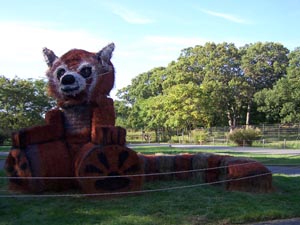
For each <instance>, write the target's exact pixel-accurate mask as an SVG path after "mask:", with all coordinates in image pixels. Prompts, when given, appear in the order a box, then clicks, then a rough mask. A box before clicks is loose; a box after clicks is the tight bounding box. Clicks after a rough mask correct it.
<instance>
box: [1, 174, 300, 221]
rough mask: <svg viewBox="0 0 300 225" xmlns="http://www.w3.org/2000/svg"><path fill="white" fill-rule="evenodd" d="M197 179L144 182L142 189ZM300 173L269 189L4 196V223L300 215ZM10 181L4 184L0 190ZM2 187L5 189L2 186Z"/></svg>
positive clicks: (281, 179)
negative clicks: (253, 191)
mask: <svg viewBox="0 0 300 225" xmlns="http://www.w3.org/2000/svg"><path fill="white" fill-rule="evenodd" d="M195 182H196V181H168V182H153V183H146V184H145V185H144V189H156V188H161V187H172V186H182V185H187V184H194V183H195ZM299 182H300V177H288V176H280V175H275V176H274V187H275V188H276V191H275V192H273V193H269V194H250V193H243V192H228V191H225V190H224V189H223V188H221V187H217V186H201V187H196V188H187V189H182V190H173V191H163V192H154V193H147V194H140V195H135V196H125V197H114V198H105V199H104V198H86V197H65V198H63V197H54V198H2V199H1V201H0V215H1V216H0V224H3V225H4V224H5V225H7V224H20V225H22V224H43V225H44V224H49V225H50V224H51V225H52V224H86V225H89V224H101V225H102V224H103V225H118V224H119V225H126V224H128V225H135V224H136V225H153V224H155V225H160V224H161V225H163V224H164V225H166V224H178V225H182V224H185V225H188V224H191V225H196V224H234V223H239V224H240V223H248V222H255V221H263V220H271V219H279V218H292V217H299V216H300V204H299V201H300V189H299ZM5 186H6V184H5V182H3V181H2V183H1V189H2V193H1V194H8V193H7V191H5V188H6V187H5ZM3 189H4V191H3Z"/></svg>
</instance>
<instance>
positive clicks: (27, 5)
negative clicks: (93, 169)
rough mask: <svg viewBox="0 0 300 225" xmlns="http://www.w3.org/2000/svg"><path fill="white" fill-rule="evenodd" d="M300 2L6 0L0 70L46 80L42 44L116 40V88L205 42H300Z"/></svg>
mask: <svg viewBox="0 0 300 225" xmlns="http://www.w3.org/2000/svg"><path fill="white" fill-rule="evenodd" d="M299 21H300V1H298V0H251V1H245V0H151V1H149V0H148V1H146V0H118V1H117V0H51V1H49V0H43V1H41V0H26V1H24V0H9V1H5V0H0V75H4V76H6V77H9V78H13V77H14V76H18V77H20V78H22V79H27V78H32V79H40V78H46V76H45V71H46V70H47V65H46V63H45V61H44V58H43V55H42V48H43V47H47V48H49V49H51V50H53V51H54V52H55V54H56V55H57V56H61V55H62V54H64V53H65V52H67V51H68V50H70V49H73V48H77V49H85V50H87V51H90V52H97V51H99V50H101V49H102V48H103V47H104V46H105V45H107V44H108V43H111V42H114V43H115V45H116V48H115V51H114V53H113V58H112V62H113V64H114V66H115V69H116V82H115V88H114V90H113V91H112V96H113V97H114V96H115V93H116V91H117V90H118V89H120V88H122V87H125V86H127V85H129V84H130V83H131V80H132V79H133V78H134V77H136V76H137V75H139V74H141V73H143V72H147V71H149V70H150V69H153V68H155V67H160V66H167V65H168V64H169V63H170V62H171V61H173V60H177V58H178V57H179V55H180V52H181V50H182V49H184V48H188V47H194V46H195V45H204V44H205V43H206V42H215V43H222V42H229V43H234V44H235V45H236V46H237V47H241V46H243V45H245V44H250V43H255V42H258V41H261V42H266V41H268V42H270V41H272V42H279V43H281V44H283V45H284V46H285V47H287V48H288V49H289V50H291V51H292V50H294V49H295V48H296V47H300V29H299Z"/></svg>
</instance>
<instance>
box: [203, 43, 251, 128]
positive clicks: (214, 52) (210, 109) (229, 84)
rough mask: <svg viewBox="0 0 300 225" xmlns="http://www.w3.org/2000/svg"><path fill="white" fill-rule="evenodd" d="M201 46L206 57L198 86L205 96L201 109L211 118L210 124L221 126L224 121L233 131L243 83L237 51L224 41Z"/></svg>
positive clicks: (240, 104) (244, 94)
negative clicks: (205, 51)
mask: <svg viewBox="0 0 300 225" xmlns="http://www.w3.org/2000/svg"><path fill="white" fill-rule="evenodd" d="M205 46H207V47H208V50H207V52H210V54H209V58H208V59H207V60H206V63H207V64H206V66H205V68H204V71H205V77H204V80H203V82H202V84H201V88H202V90H203V94H204V96H205V98H204V99H203V100H204V102H205V103H203V107H204V108H205V109H206V114H208V115H211V117H212V118H214V119H213V124H214V125H215V124H218V125H222V124H224V122H225V121H226V123H227V124H228V125H229V126H230V127H231V129H234V128H235V126H236V124H237V120H238V118H240V114H241V112H242V110H243V103H244V101H245V98H246V92H245V87H246V83H245V80H244V78H243V77H242V71H241V69H240V53H239V50H238V49H237V48H236V47H235V45H234V44H232V43H226V42H224V43H221V44H209V45H205ZM211 46H213V47H211ZM205 106H206V107H205Z"/></svg>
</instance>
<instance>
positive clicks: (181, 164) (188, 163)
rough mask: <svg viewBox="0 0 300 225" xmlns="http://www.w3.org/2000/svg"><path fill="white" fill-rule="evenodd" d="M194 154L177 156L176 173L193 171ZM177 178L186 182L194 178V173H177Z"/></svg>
mask: <svg viewBox="0 0 300 225" xmlns="http://www.w3.org/2000/svg"><path fill="white" fill-rule="evenodd" d="M193 157H194V155H193V154H180V155H176V156H175V171H176V172H180V171H188V170H192V159H193ZM175 177H176V178H177V179H180V180H186V179H189V178H191V177H192V172H182V173H176V174H175Z"/></svg>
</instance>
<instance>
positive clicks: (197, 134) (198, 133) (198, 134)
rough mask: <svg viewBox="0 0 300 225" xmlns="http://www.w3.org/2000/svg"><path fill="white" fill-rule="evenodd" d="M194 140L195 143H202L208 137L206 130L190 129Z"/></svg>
mask: <svg viewBox="0 0 300 225" xmlns="http://www.w3.org/2000/svg"><path fill="white" fill-rule="evenodd" d="M192 135H193V138H194V142H195V143H197V144H199V143H200V144H202V143H203V142H205V141H207V139H208V132H207V131H205V130H194V131H192Z"/></svg>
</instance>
